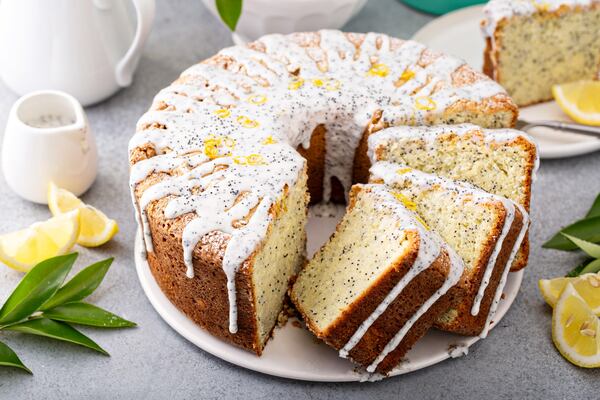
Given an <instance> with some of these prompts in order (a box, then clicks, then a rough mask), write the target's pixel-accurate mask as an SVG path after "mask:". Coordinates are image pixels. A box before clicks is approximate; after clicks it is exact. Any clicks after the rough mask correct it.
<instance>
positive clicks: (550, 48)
mask: <svg viewBox="0 0 600 400" xmlns="http://www.w3.org/2000/svg"><path fill="white" fill-rule="evenodd" d="M484 13H485V19H484V20H483V21H482V23H481V26H482V31H483V34H484V37H485V40H486V49H485V53H484V67H483V69H484V72H485V73H486V74H487V75H489V76H490V77H491V78H493V79H494V80H496V81H498V83H500V84H501V85H502V86H504V87H505V88H506V90H507V91H508V93H509V94H510V96H511V97H512V99H513V100H514V101H515V102H516V103H517V104H518V105H519V106H526V105H529V104H534V103H538V102H542V101H547V100H551V99H552V92H551V88H552V85H554V84H557V83H566V82H573V81H577V80H581V79H596V76H597V73H598V68H599V67H600V29H599V27H600V1H598V0H552V1H548V0H528V1H523V0H492V1H490V2H489V3H488V4H487V5H486V6H485V9H484Z"/></svg>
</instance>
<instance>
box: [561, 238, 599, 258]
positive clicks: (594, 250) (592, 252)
mask: <svg viewBox="0 0 600 400" xmlns="http://www.w3.org/2000/svg"><path fill="white" fill-rule="evenodd" d="M561 235H563V236H565V237H566V238H567V239H569V240H570V241H571V242H573V243H575V244H576V245H577V247H579V248H580V249H581V250H583V251H584V252H585V254H587V255H588V256H590V257H594V258H600V245H599V244H595V243H592V242H588V241H587V240H582V239H579V238H576V237H575V236H571V235H567V234H566V233H561Z"/></svg>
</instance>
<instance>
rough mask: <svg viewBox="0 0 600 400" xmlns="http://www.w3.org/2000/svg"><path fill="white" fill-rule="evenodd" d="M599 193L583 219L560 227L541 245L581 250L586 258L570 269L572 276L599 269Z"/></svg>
mask: <svg viewBox="0 0 600 400" xmlns="http://www.w3.org/2000/svg"><path fill="white" fill-rule="evenodd" d="M598 243H600V194H598V196H597V197H596V200H594V203H593V204H592V207H591V208H590V210H589V211H588V213H587V214H586V216H585V217H584V218H583V219H580V220H578V221H576V222H574V223H572V224H571V225H569V226H566V227H565V228H563V229H561V230H560V231H559V232H558V233H556V234H555V235H554V236H553V237H552V238H551V239H550V240H548V241H547V242H546V243H544V244H543V247H545V248H548V249H557V250H566V251H570V250H577V249H579V250H583V252H584V253H585V254H586V255H587V256H588V258H587V259H586V260H585V261H584V262H582V263H581V264H579V265H578V266H576V267H575V268H574V269H572V270H571V271H570V272H569V273H568V274H567V276H568V277H574V276H579V275H582V274H587V273H595V272H598V271H600V244H598Z"/></svg>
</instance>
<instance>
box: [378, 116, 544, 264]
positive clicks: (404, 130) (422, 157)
mask: <svg viewBox="0 0 600 400" xmlns="http://www.w3.org/2000/svg"><path fill="white" fill-rule="evenodd" d="M368 141H369V157H370V159H371V162H372V163H375V162H377V161H390V162H396V163H399V164H404V165H406V166H408V167H411V168H415V169H418V170H421V171H423V172H427V173H431V174H435V175H439V176H442V177H445V178H449V179H454V180H457V181H465V182H468V183H470V184H472V185H475V186H477V187H479V188H481V189H483V190H485V191H487V192H490V193H492V194H497V195H500V196H502V197H506V198H507V199H510V200H512V201H514V202H515V203H517V204H519V205H521V206H522V207H523V208H524V209H525V211H526V212H529V209H530V201H531V188H532V183H533V181H534V179H535V172H536V170H537V168H538V165H539V159H538V152H537V147H536V144H535V142H534V141H533V139H531V138H530V137H529V136H528V135H527V134H525V133H523V132H520V131H517V130H514V129H483V128H480V127H478V126H477V125H472V124H461V125H439V126H434V127H409V126H402V127H395V128H388V129H384V130H381V131H379V132H377V133H374V134H372V135H371V136H369V139H368ZM528 256H529V240H528V237H527V235H525V238H524V240H523V243H522V245H521V249H520V251H519V253H518V254H517V256H516V257H515V260H514V262H513V265H512V267H511V270H512V271H516V270H519V269H522V268H524V267H525V266H526V265H527V259H528Z"/></svg>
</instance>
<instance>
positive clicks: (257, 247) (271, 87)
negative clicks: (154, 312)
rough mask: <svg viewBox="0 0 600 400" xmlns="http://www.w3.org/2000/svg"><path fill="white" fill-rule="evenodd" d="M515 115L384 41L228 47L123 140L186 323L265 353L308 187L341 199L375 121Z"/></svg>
mask: <svg viewBox="0 0 600 400" xmlns="http://www.w3.org/2000/svg"><path fill="white" fill-rule="evenodd" d="M516 117H517V108H516V106H515V104H514V103H513V102H512V101H511V100H510V98H509V97H508V95H507V94H506V92H505V90H504V89H503V88H502V87H501V86H500V85H498V84H497V83H496V82H494V81H493V80H491V79H490V78H488V77H487V76H485V75H483V74H481V73H478V72H476V71H474V70H473V69H471V68H470V67H469V66H467V65H466V64H465V63H464V61H462V60H459V59H456V58H453V57H449V56H446V55H443V54H440V53H435V52H432V51H430V50H428V49H426V48H425V46H423V45H421V44H419V43H415V42H412V41H403V40H400V39H395V38H391V37H389V36H386V35H383V34H378V33H368V34H353V33H342V32H339V31H329V30H325V31H320V32H312V33H299V34H292V35H268V36H265V37H262V38H260V39H259V40H258V41H256V42H254V43H250V44H248V45H247V46H235V47H230V48H226V49H223V50H221V51H220V52H219V53H218V54H217V55H215V56H213V57H211V58H209V59H208V60H205V61H203V62H201V63H199V64H197V65H194V66H192V67H191V68H189V69H188V70H186V71H184V72H183V74H182V75H181V76H180V77H179V79H177V80H176V81H175V82H174V83H173V84H172V85H171V86H169V87H167V88H165V89H163V90H161V91H160V93H158V94H157V96H156V97H155V99H154V101H153V103H152V106H151V109H150V110H149V111H148V112H147V113H146V114H144V116H143V117H142V118H141V119H140V120H139V122H138V125H137V132H136V134H135V135H134V136H133V137H132V138H131V141H130V143H129V156H130V162H131V182H130V183H131V189H132V197H133V201H134V204H135V207H136V214H137V215H138V219H139V221H140V223H141V230H142V232H143V236H144V239H145V240H144V241H145V245H146V249H147V253H148V262H149V264H150V269H151V271H152V273H153V274H154V277H155V278H156V280H157V282H158V284H159V286H160V287H161V289H162V290H163V292H165V294H166V295H167V297H168V298H169V299H170V300H171V301H172V302H173V303H174V304H175V305H177V307H179V308H180V309H182V310H183V311H184V312H186V313H187V314H188V315H190V316H191V317H192V318H193V319H194V321H196V322H197V323H198V324H200V325H202V326H203V327H205V328H206V329H207V330H208V331H210V332H211V333H213V334H214V335H216V336H219V337H221V338H223V339H225V340H227V341H230V342H232V343H235V344H237V345H239V346H242V347H244V348H246V349H249V350H251V351H254V352H256V353H257V354H260V353H261V351H262V348H263V346H264V343H265V340H266V339H267V338H268V336H269V332H270V331H271V329H272V327H273V324H274V315H275V314H276V311H277V310H278V309H280V308H281V302H279V303H278V299H279V300H281V299H282V293H283V291H284V288H285V286H286V285H287V281H286V280H287V279H288V278H289V277H290V276H291V275H293V272H290V271H293V270H294V269H295V268H296V266H297V264H298V263H299V260H300V259H301V257H300V255H299V254H300V253H301V250H300V249H301V248H302V244H301V243H303V240H304V227H303V224H304V218H305V211H306V210H305V209H304V211H302V210H301V209H302V207H304V206H305V205H303V204H304V203H303V202H304V201H305V197H304V192H303V190H304V189H303V188H304V187H305V183H304V180H305V179H308V181H307V184H306V186H308V189H309V192H310V195H311V198H312V199H313V201H320V200H324V201H329V200H342V201H343V200H344V197H345V195H346V194H347V191H348V190H349V189H350V186H352V183H353V179H352V178H353V176H355V174H354V170H355V169H359V168H360V167H364V169H365V170H368V167H369V166H368V164H367V165H364V166H363V165H362V164H361V163H360V162H358V163H354V164H353V160H354V159H355V155H356V154H359V153H360V154H363V153H364V156H363V160H366V161H367V162H368V159H367V158H366V142H365V138H366V136H367V134H368V132H371V131H372V130H375V129H379V127H380V126H381V125H385V126H388V125H397V124H426V125H431V124H436V123H456V122H464V121H470V122H476V123H478V124H480V125H482V126H486V127H506V126H511V124H513V123H514V122H515V120H516ZM304 170H306V173H304V172H302V171H304ZM277 224H279V225H277ZM287 236H290V238H291V239H289V240H286V237H287ZM263 262H264V264H260V266H259V264H257V263H263ZM259 271H263V272H259ZM267 291H268V292H269V293H270V292H271V291H273V292H274V293H276V295H273V296H271V295H268V296H267V295H266V294H265V293H266V292H267ZM265 304H266V306H265Z"/></svg>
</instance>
